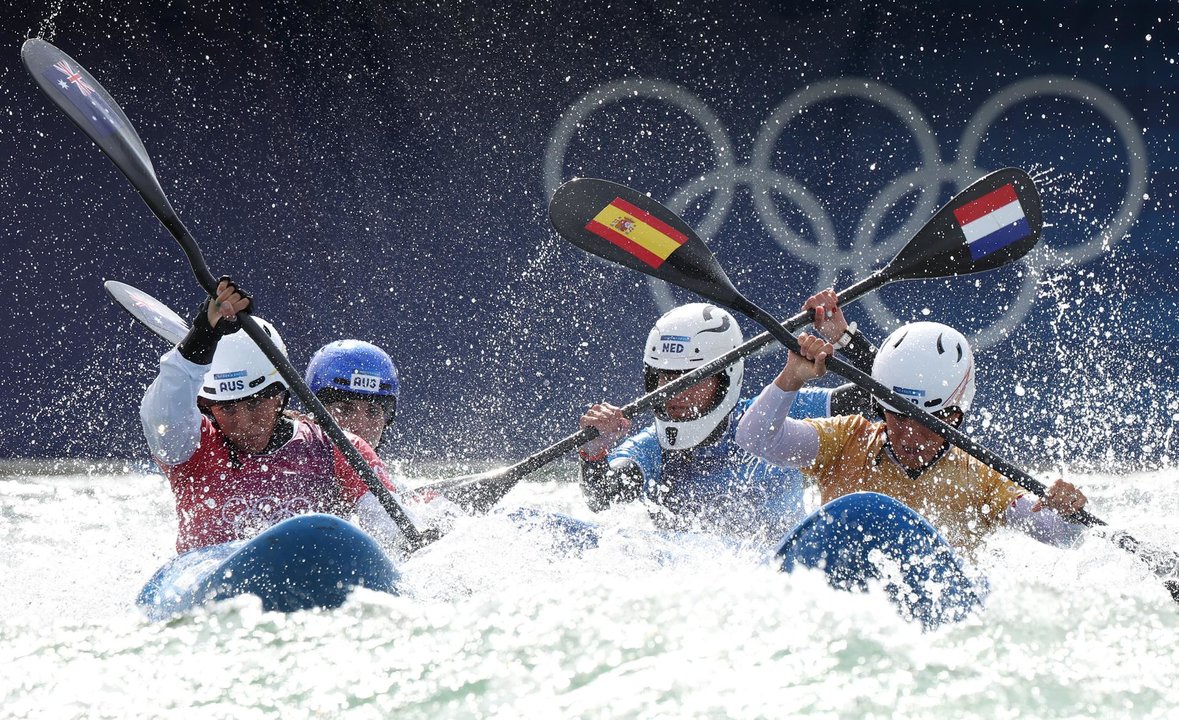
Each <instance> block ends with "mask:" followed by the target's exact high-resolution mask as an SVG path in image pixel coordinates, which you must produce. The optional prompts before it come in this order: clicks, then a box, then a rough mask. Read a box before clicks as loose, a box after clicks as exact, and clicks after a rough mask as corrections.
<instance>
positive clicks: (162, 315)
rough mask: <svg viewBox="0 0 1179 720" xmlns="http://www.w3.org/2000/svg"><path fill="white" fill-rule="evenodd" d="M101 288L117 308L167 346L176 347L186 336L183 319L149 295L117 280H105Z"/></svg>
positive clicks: (186, 327) (186, 330)
mask: <svg viewBox="0 0 1179 720" xmlns="http://www.w3.org/2000/svg"><path fill="white" fill-rule="evenodd" d="M102 286H103V287H104V288H106V291H107V293H108V294H109V295H110V296H111V297H112V298H114V301H115V302H116V303H118V304H119V307H121V308H123V309H124V310H126V311H127V312H129V313H130V314H131V317H133V318H135V319H136V320H138V321H139V322H140V323H141V324H142V325H143V326H144V327H146V328H147V329H148V330H151V331H152V332H154V333H155V334H156V335H159V336H160V337H162V338H163V339H164V340H167V341H168V343H169V344H171V345H178V344H179V343H180V341H181V340H183V339H184V336H185V335H187V334H188V323H187V322H185V321H184V318H182V317H180V316H179V315H177V314H176V313H175V312H173V311H172V308H170V307H168V306H167V305H165V304H164V303H162V302H160V301H159V300H156V299H155V298H154V297H152V296H151V295H148V294H147V293H145V292H143V291H142V290H139V289H138V288H135V287H132V286H131V285H128V284H126V283H121V282H119V281H117V280H107V281H106V282H104V283H103V284H102Z"/></svg>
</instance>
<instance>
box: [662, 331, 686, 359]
mask: <svg viewBox="0 0 1179 720" xmlns="http://www.w3.org/2000/svg"><path fill="white" fill-rule="evenodd" d="M691 340H692V338H690V337H688V336H687V335H660V336H659V342H661V343H663V345H662V348H661V349H660V352H665V353H676V354H679V353H682V352H684V351H685V350H687V349H688V346H687V344H686V343H689V342H691Z"/></svg>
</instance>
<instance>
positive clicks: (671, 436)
mask: <svg viewBox="0 0 1179 720" xmlns="http://www.w3.org/2000/svg"><path fill="white" fill-rule="evenodd" d="M665 432H666V433H667V444H668V445H673V446H674V445H675V440H676V438H677V437H678V436H679V434H680V429H679V428H676V427H669V428H666V429H665Z"/></svg>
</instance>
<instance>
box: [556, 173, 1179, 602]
mask: <svg viewBox="0 0 1179 720" xmlns="http://www.w3.org/2000/svg"><path fill="white" fill-rule="evenodd" d="M980 183H981V184H980ZM980 183H976V184H975V185H972V186H971V187H970V188H968V189H967V190H964V191H963V192H962V193H961V194H960V195H959V196H958V198H956V199H955V200H959V199H961V200H963V201H964V204H963V205H960V206H958V207H955V208H951V207H950V206H947V207H945V208H942V209H941V210H940V211H938V213H937V215H935V216H934V218H933V220H931V221H930V225H933V226H934V227H935V228H936V229H935V235H937V236H938V241H937V242H938V244H939V247H940V248H941V250H942V251H941V252H940V253H938V254H936V255H935V256H934V257H933V258H931V259H930V260H922V259H920V258H919V257H917V256H916V254H914V255H910V254H908V253H906V251H905V250H902V251H901V253H900V254H899V255H898V256H897V257H898V259H899V260H900V264H901V266H902V268H904V269H902V270H901V271H900V272H901V276H902V277H915V276H916V275H912V274H909V273H912V272H920V271H919V270H914V269H913V268H930V267H932V268H933V269H934V270H935V271H941V272H945V271H947V270H952V267H953V265H954V263H956V262H960V261H961V256H962V255H964V254H969V255H970V256H971V257H972V258H974V259H975V260H978V261H985V260H986V259H987V258H988V257H990V256H991V255H992V254H995V253H999V252H1002V251H1003V249H1004V248H1005V247H1009V246H1011V245H1018V244H1021V243H1026V242H1028V241H1029V240H1030V241H1031V242H1032V243H1033V244H1034V242H1035V238H1036V237H1037V236H1038V235H1039V232H1040V223H1041V211H1040V205H1039V202H1038V196H1036V194H1035V190H1034V186H1033V184H1032V182H1031V178H1029V177H1028V176H1027V174H1026V173H1024V172H1022V171H1020V170H1016V169H1011V168H1009V169H1006V170H1000V171H998V172H996V173H993V174H991V175H988V176H987V177H986V178H983V181H980ZM1033 198H1036V201H1035V202H1031V200H1032V199H1033ZM558 201H560V202H562V203H568V204H575V205H577V206H578V207H580V208H581V210H582V212H581V213H580V216H581V217H589V218H592V219H591V220H590V221H589V222H588V223H586V224H584V225H581V226H578V225H577V224H576V222H570V223H562V224H557V222H556V219H555V218H554V225H557V230H558V231H559V232H560V234H561V235H562V236H563V237H564V238H565V239H567V240H569V241H570V242H572V243H573V244H575V245H577V246H578V247H580V248H582V249H583V250H585V251H586V252H589V253H591V254H593V255H597V256H599V257H601V258H605V259H606V260H609V261H611V262H614V263H618V264H619V265H624V266H626V267H629V268H631V269H632V270H638V271H639V272H641V273H644V274H646V275H650V276H652V277H656V278H659V279H661V280H665V281H667V282H670V283H672V284H673V285H678V286H680V287H682V288H686V289H688V290H692V291H693V292H695V293H697V294H698V295H701V296H702V297H704V298H707V299H709V300H712V301H713V302H715V303H717V304H719V305H723V306H725V307H728V308H730V309H732V310H736V311H737V312H740V313H742V314H744V315H746V316H748V317H750V318H751V319H753V320H754V321H756V322H757V323H758V324H759V325H761V326H762V327H764V328H765V329H766V330H767V331H768V332H769V333H770V334H771V335H772V336H773V337H774V338H775V339H776V340H778V342H780V343H782V344H783V345H785V346H786V347H787V348H789V349H790V350H792V351H794V352H799V350H800V348H799V344H798V338H796V337H795V336H794V335H793V334H791V332H790V331H789V330H787V329H786V327H784V326H783V325H782V324H781V323H779V322H778V321H777V320H776V319H774V317H773V316H771V315H770V314H769V313H768V312H766V311H765V310H763V309H761V308H760V307H758V306H757V305H755V304H754V303H753V302H751V301H750V300H749V299H747V298H746V297H745V296H744V295H742V294H741V293H740V292H739V291H738V290H737V288H736V287H734V286H733V284H732V282H731V281H730V280H729V278H728V276H727V275H726V274H725V271H724V270H723V269H722V268H721V266H720V263H719V262H718V261H717V259H716V257H715V256H714V255H713V254H712V251H711V250H709V249H708V246H707V245H705V244H704V241H703V240H701V239H700V238H699V237H698V236H697V235H696V233H694V232H693V231H692V229H691V228H690V227H688V225H687V224H686V223H684V221H683V220H681V219H680V218H679V217H677V216H676V215H675V214H674V213H668V212H667V210H666V208H663V207H662V206H661V205H659V204H658V203H656V202H655V201H653V200H651V198H649V197H647V196H645V195H643V194H641V193H638V192H636V191H634V190H632V189H630V188H628V187H625V186H623V185H617V184H615V183H611V182H608V181H605V180H594V179H585V180H574V181H571V182H568V183H566V184H565V185H562V186H561V187H560V188H558V189H557V192H556V194H555V195H554V196H553V202H554V203H557V202H558ZM1012 201H1017V202H1018V203H1019V207H1021V208H1022V219H1016V218H1015V217H1014V216H1006V215H1005V216H1004V222H1002V223H996V224H994V225H993V226H992V227H989V228H988V231H987V232H985V233H984V234H983V235H982V236H981V237H979V238H977V239H975V241H974V242H971V243H967V242H966V238H967V237H969V235H968V233H969V232H970V231H969V230H963V229H961V227H962V225H965V224H966V223H967V222H968V221H969V220H970V219H972V218H974V217H975V216H977V215H979V214H980V212H981V213H982V214H986V213H987V212H988V211H990V210H995V209H997V208H1000V207H1008V208H1010V204H1009V203H1010V202H1012ZM1025 201H1027V204H1026V205H1025ZM1029 247H1030V246H1029ZM906 250H907V248H906ZM1024 252H1026V250H1024ZM894 262H896V261H895V260H894ZM890 265H891V263H890ZM992 267H993V266H992ZM827 368H828V369H829V370H831V371H833V372H835V373H836V374H838V375H841V376H843V377H844V378H846V379H848V380H850V381H851V382H853V383H855V384H856V385H859V386H860V387H862V388H864V389H866V390H868V391H869V392H871V393H872V395H874V396H875V397H877V398H879V399H881V400H886V401H888V402H889V403H890V404H892V405H893V406H894V407H905V408H911V410H910V411H909V415H910V417H912V418H914V419H916V420H917V421H918V422H920V423H921V424H922V425H924V426H925V427H927V428H929V429H930V430H932V431H934V432H936V433H937V434H938V435H940V436H941V437H943V438H944V439H946V440H947V441H948V442H951V443H953V444H954V445H956V446H958V447H959V448H961V449H962V450H964V451H965V452H967V453H969V454H970V455H971V456H973V457H975V458H977V459H978V460H980V461H982V462H983V463H986V464H987V465H989V466H990V467H992V468H994V469H995V470H996V471H998V472H1000V473H1002V474H1003V475H1005V476H1007V477H1008V478H1010V479H1011V480H1012V481H1013V482H1015V483H1016V484H1017V485H1019V486H1020V487H1022V488H1024V489H1025V490H1028V491H1029V492H1032V493H1034V494H1035V495H1037V496H1041V497H1042V496H1043V495H1044V492H1045V491H1046V490H1047V488H1046V487H1045V486H1044V485H1043V484H1042V483H1040V482H1039V481H1038V480H1036V479H1035V478H1033V477H1032V476H1031V475H1028V474H1027V473H1026V472H1024V471H1023V470H1022V469H1020V468H1018V467H1016V466H1015V465H1013V464H1011V463H1010V462H1008V461H1007V460H1005V459H1003V458H1001V457H999V456H998V455H996V454H995V453H993V452H991V451H990V450H988V449H987V448H985V447H983V446H982V445H980V444H979V443H977V442H976V441H975V440H974V439H972V438H970V437H969V436H967V435H966V434H965V433H962V432H961V431H959V430H958V429H957V428H954V427H951V426H949V425H947V424H945V423H943V422H942V421H940V420H938V419H937V418H936V417H934V416H933V415H931V414H929V413H927V412H925V411H924V410H923V409H921V408H920V407H918V406H916V405H913V404H912V403H910V402H909V401H908V400H906V399H905V398H903V397H901V396H900V395H898V394H897V393H895V392H893V391H892V389H891V388H889V387H887V386H885V385H883V384H882V383H880V382H878V381H876V380H875V379H873V378H872V376H871V375H869V374H867V373H865V372H863V371H861V370H859V369H858V368H856V367H855V366H853V365H851V364H849V363H848V362H846V361H844V360H842V359H841V358H839V357H831V358H829V359H828V360H827ZM1070 519H1071V520H1075V521H1076V522H1079V523H1081V524H1083V525H1086V526H1087V527H1097V526H1102V525H1105V524H1106V523H1105V522H1104V521H1103V520H1100V519H1098V518H1097V517H1095V516H1094V515H1092V514H1091V513H1089V512H1088V511H1087V510H1084V509H1082V510H1079V511H1077V512H1076V513H1074V514H1073V515H1071V516H1070ZM1106 537H1107V538H1108V539H1110V540H1111V541H1112V542H1113V543H1114V544H1115V545H1117V546H1118V547H1120V548H1122V549H1123V550H1126V551H1128V552H1131V553H1133V554H1135V555H1137V556H1138V557H1139V558H1141V559H1142V560H1143V561H1145V562H1146V563H1147V564H1148V565H1149V566H1150V567H1151V568H1152V569H1153V570H1155V571H1156V572H1160V571H1162V572H1167V573H1170V572H1175V571H1176V569H1179V554H1175V553H1169V552H1164V551H1159V550H1157V549H1155V550H1150V549H1146V548H1145V547H1144V546H1143V545H1142V544H1141V543H1139V542H1138V541H1137V540H1135V539H1134V538H1133V537H1131V536H1129V535H1128V534H1126V533H1124V532H1116V533H1112V534H1109V535H1107V536H1106ZM1166 586H1167V589H1168V590H1169V591H1170V592H1171V595H1172V597H1174V598H1175V600H1176V601H1179V583H1177V582H1175V581H1173V580H1171V581H1168V582H1167V583H1166Z"/></svg>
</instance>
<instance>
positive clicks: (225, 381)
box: [197, 316, 289, 402]
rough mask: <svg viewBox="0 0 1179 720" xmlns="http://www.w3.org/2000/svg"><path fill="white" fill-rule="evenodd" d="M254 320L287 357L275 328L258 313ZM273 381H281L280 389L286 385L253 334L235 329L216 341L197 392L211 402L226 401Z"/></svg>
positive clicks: (254, 391)
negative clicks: (215, 347)
mask: <svg viewBox="0 0 1179 720" xmlns="http://www.w3.org/2000/svg"><path fill="white" fill-rule="evenodd" d="M254 320H255V321H257V323H258V324H259V325H260V326H261V327H262V330H263V331H264V332H265V333H266V334H267V335H269V336H270V339H271V340H273V341H274V344H275V345H277V346H278V349H279V350H281V351H282V354H283V357H286V354H287V346H286V343H284V342H283V341H282V337H281V336H280V335H279V334H278V330H275V329H274V326H273V325H271V324H270V323H268V322H266V321H265V320H263V319H262V318H260V317H257V316H254ZM274 383H278V384H279V385H282V387H283V389H289V386H288V385H287V381H286V380H283V379H282V376H281V375H279V374H278V370H277V369H276V368H275V367H274V363H272V362H270V360H268V359H267V358H266V355H264V354H263V353H262V349H261V348H259V347H258V346H257V345H256V344H255V343H254V340H253V338H251V337H250V336H249V335H247V334H246V332H245V331H244V330H237V331H236V332H232V333H230V334H228V335H226V336H225V337H223V338H221V340H220V341H219V342H218V343H217V351H216V352H215V353H213V363H212V364H211V365H210V366H209V371H208V372H206V373H205V379H204V381H203V382H202V383H201V389H200V392H198V393H197V395H198V396H199V397H203V398H205V399H206V400H212V401H213V402H229V401H230V400H240V399H242V398H245V397H249V396H251V395H254V394H255V393H258V392H261V391H262V390H265V389H266V388H268V387H270V386H271V385H273V384H274Z"/></svg>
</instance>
